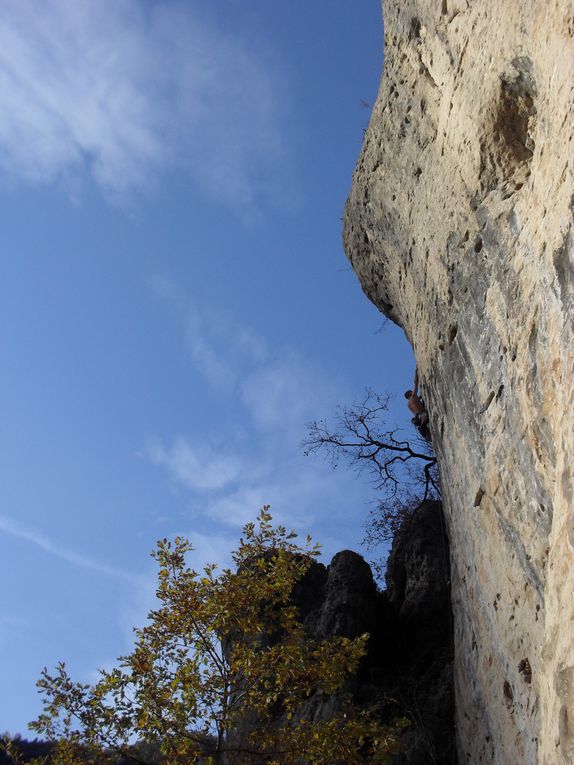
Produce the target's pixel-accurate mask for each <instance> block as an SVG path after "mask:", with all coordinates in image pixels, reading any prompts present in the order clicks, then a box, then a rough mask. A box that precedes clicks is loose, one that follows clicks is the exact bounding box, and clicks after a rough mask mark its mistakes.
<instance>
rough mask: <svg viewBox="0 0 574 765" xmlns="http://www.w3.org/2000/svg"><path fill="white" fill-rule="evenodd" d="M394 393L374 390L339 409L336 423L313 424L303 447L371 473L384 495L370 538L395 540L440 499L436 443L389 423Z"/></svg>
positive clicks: (373, 516) (334, 463)
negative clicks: (404, 525)
mask: <svg viewBox="0 0 574 765" xmlns="http://www.w3.org/2000/svg"><path fill="white" fill-rule="evenodd" d="M388 410H389V396H388V395H386V396H381V395H380V394H378V393H375V391H373V390H371V389H367V390H366V391H365V394H364V396H363V397H362V398H361V399H360V400H358V401H356V402H355V403H354V404H353V405H352V406H349V407H338V409H337V413H336V416H335V420H334V426H333V427H331V426H330V425H328V424H327V422H326V421H325V420H314V421H312V422H310V423H309V424H308V428H309V432H308V435H307V437H306V438H305V439H304V441H303V443H302V446H303V448H304V451H305V454H306V455H308V454H314V453H318V452H322V453H325V454H326V456H327V458H328V459H329V461H330V462H331V464H332V466H333V468H336V467H337V466H338V464H339V462H340V461H341V459H343V460H344V461H346V462H347V463H349V464H350V465H351V467H352V468H354V469H355V470H356V472H357V473H359V474H363V473H366V474H367V475H368V477H369V478H370V480H371V481H372V483H373V488H374V489H375V491H376V492H377V494H378V498H377V502H376V508H375V509H374V510H373V511H372V512H371V520H370V523H369V526H368V529H367V542H368V543H369V544H371V545H374V544H378V543H380V542H384V541H388V540H390V539H391V538H392V537H393V536H394V534H395V532H396V530H397V528H398V526H400V525H401V524H402V522H403V521H404V519H405V518H406V517H408V516H409V515H412V514H414V513H415V512H416V510H417V509H418V508H419V507H420V506H421V505H422V503H423V502H425V501H426V500H428V499H438V498H440V488H439V481H438V471H437V462H436V456H435V454H434V452H433V449H432V444H431V443H430V441H427V440H426V439H424V438H422V437H421V436H420V435H419V433H418V432H417V431H416V430H415V433H414V434H413V437H412V438H410V439H408V440H407V439H404V438H401V437H400V431H399V429H398V428H397V427H396V426H395V427H389V424H388V422H387V414H388Z"/></svg>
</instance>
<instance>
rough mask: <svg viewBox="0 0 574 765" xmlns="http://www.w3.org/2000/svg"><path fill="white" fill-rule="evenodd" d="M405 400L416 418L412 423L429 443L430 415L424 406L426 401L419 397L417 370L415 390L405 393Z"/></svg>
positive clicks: (416, 371) (416, 373)
mask: <svg viewBox="0 0 574 765" xmlns="http://www.w3.org/2000/svg"><path fill="white" fill-rule="evenodd" d="M405 398H406V399H407V406H408V408H409V410H410V411H411V412H412V413H413V415H414V417H413V418H412V420H411V422H412V423H413V425H414V426H415V428H416V429H417V430H418V431H419V433H420V434H421V436H422V437H423V438H425V439H426V440H427V441H430V440H431V435H430V429H429V415H428V412H427V410H426V407H425V405H424V401H423V400H422V398H421V397H420V396H419V370H418V369H415V380H414V384H413V390H407V391H405Z"/></svg>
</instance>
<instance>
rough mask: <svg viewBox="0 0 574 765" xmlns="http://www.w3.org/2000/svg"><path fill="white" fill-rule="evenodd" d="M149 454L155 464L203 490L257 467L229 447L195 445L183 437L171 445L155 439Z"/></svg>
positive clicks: (226, 483)
mask: <svg viewBox="0 0 574 765" xmlns="http://www.w3.org/2000/svg"><path fill="white" fill-rule="evenodd" d="M147 455H148V457H149V459H150V460H151V461H152V462H153V463H154V464H155V465H162V466H163V467H165V468H167V470H168V471H169V473H170V475H171V476H172V478H174V479H175V480H176V481H179V482H180V483H182V484H184V485H185V486H187V487H188V488H189V489H197V490H200V491H209V490H211V489H225V488H228V487H229V486H230V485H232V484H236V483H237V482H238V480H239V479H240V478H242V477H243V476H244V475H245V473H246V472H250V471H254V470H255V465H252V464H250V462H249V460H247V459H245V458H244V457H242V456H241V455H239V454H237V453H235V452H233V451H230V450H229V448H228V447H223V446H215V445H206V444H195V443H193V441H192V440H191V438H184V437H183V436H179V437H177V438H176V439H175V440H174V441H173V443H172V444H171V446H168V447H166V446H164V445H163V444H162V443H161V442H160V441H153V442H152V443H151V444H150V445H149V446H148V449H147Z"/></svg>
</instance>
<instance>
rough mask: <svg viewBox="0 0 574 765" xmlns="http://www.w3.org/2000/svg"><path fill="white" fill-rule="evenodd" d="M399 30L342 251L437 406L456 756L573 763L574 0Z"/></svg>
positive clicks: (426, 5) (433, 2) (418, 13)
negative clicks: (402, 338)
mask: <svg viewBox="0 0 574 765" xmlns="http://www.w3.org/2000/svg"><path fill="white" fill-rule="evenodd" d="M384 20H385V64H384V72H383V77H382V82H381V88H380V92H379V96H378V100H377V102H376V104H375V107H374V109H373V114H372V117H371V121H370V125H369V128H368V130H367V133H366V136H365V141H364V145H363V150H362V153H361V156H360V158H359V161H358V164H357V168H356V171H355V175H354V179H353V186H352V190H351V194H350V197H349V199H348V202H347V206H346V211H345V219H344V241H345V246H346V250H347V254H348V257H349V259H350V261H351V263H352V265H353V268H354V269H355V271H356V273H357V275H358V277H359V279H360V281H361V284H362V287H363V289H364V291H365V293H366V294H367V296H368V297H369V298H370V299H371V300H372V301H373V302H374V303H375V305H377V306H378V307H379V308H380V309H381V311H383V312H384V313H385V314H386V315H387V316H389V317H390V318H391V319H392V320H394V321H395V322H396V323H397V324H399V325H400V326H401V327H403V329H404V330H405V333H406V335H407V337H408V339H409V341H410V342H411V344H412V346H413V349H414V352H415V356H416V361H417V364H418V368H419V372H420V376H421V379H422V388H423V395H424V399H425V401H426V402H427V406H428V409H429V413H430V422H431V427H432V432H433V443H434V446H435V448H436V451H437V455H438V459H439V465H440V469H441V477H442V488H443V496H444V504H445V513H446V518H447V525H448V533H449V538H450V543H451V548H450V549H451V575H452V598H453V612H454V631H455V666H454V676H455V693H456V716H457V731H458V733H457V735H458V749H459V758H460V761H461V762H469V763H501V764H506V763H507V764H508V765H518V764H519V763H520V764H525V765H530V764H531V763H541V764H543V765H556V764H557V763H574V626H573V625H574V600H573V598H574V595H573V593H574V517H573V511H572V499H573V498H572V494H573V476H572V445H573V442H574V417H573V414H574V394H573V385H572V381H573V371H574V368H573V367H574V364H573V359H574V331H573V317H574V263H573V248H572V222H573V219H572V215H573V200H574V182H573V170H572V158H573V156H574V142H573V140H572V128H573V125H574V106H573V104H574V6H573V5H572V3H571V2H570V1H567V0H554V1H553V2H548V3H546V2H545V3H542V2H536V1H535V0H505V2H500V0H480V2H479V1H478V0H474V1H471V0H442V2H439V1H438V0H401V1H400V2H399V0H387V1H386V2H385V3H384Z"/></svg>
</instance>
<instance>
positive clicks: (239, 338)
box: [146, 278, 360, 532]
mask: <svg viewBox="0 0 574 765" xmlns="http://www.w3.org/2000/svg"><path fill="white" fill-rule="evenodd" d="M170 284H171V283H170V282H169V280H167V281H166V279H165V278H163V279H162V280H161V281H160V283H159V284H158V285H155V284H154V289H156V291H157V289H159V292H160V294H161V295H162V296H163V297H164V298H167V300H168V302H169V304H170V305H172V306H173V307H176V309H177V312H178V314H179V316H180V320H181V321H182V323H183V326H184V329H185V332H186V341H187V344H188V347H189V349H190V355H191V359H192V361H193V363H194V365H195V367H196V369H197V370H198V372H199V373H200V374H201V375H202V376H203V377H204V379H205V382H206V383H207V385H208V386H209V388H210V397H217V396H220V397H221V399H222V403H223V404H225V405H222V406H221V407H220V408H219V409H220V410H221V412H225V413H224V414H223V415H222V416H223V417H224V418H225V420H222V419H221V418H220V413H219V411H218V407H217V405H215V406H214V412H213V417H212V419H211V420H210V426H209V431H207V432H201V433H198V432H196V433H193V434H187V435H185V436H178V437H174V438H173V439H172V440H170V441H167V444H166V442H164V443H162V442H160V441H158V440H156V441H155V442H154V443H152V444H151V446H149V447H148V449H147V452H146V453H147V457H148V459H150V461H151V462H152V463H154V464H156V465H159V466H161V467H163V468H165V469H166V470H167V473H168V475H169V477H170V479H171V480H172V481H175V482H176V483H179V484H180V485H182V486H184V487H185V488H186V489H187V490H188V491H189V505H188V512H189V515H190V517H193V518H194V520H195V521H196V522H197V523H198V524H200V528H203V527H202V526H201V523H203V522H205V521H206V520H208V522H210V523H211V524H212V525H213V524H215V525H216V528H229V529H235V532H237V530H238V529H240V528H241V527H242V526H243V525H244V524H245V523H247V522H248V521H252V520H253V519H254V518H255V517H256V516H257V514H258V512H259V510H260V508H261V507H262V506H263V505H264V504H270V505H271V512H272V514H273V518H274V520H275V521H276V522H277V523H283V524H284V525H286V526H293V527H295V528H296V529H300V530H307V529H309V528H311V527H312V526H314V525H315V524H319V525H320V523H321V518H323V520H324V519H325V514H326V513H327V514H328V517H329V519H330V521H333V519H335V518H336V519H337V522H338V523H342V524H344V523H345V522H346V521H347V518H348V515H349V510H350V507H349V506H350V505H352V506H357V505H359V504H360V500H359V499H358V491H357V486H356V485H355V483H354V481H353V479H352V478H351V477H350V476H349V475H348V474H344V473H343V472H341V473H336V474H334V473H333V471H332V470H331V469H329V468H328V466H326V465H325V464H323V463H322V462H321V461H316V460H307V459H306V458H305V457H304V456H303V453H302V450H301V448H300V446H299V444H300V441H301V439H302V438H303V437H304V436H305V426H306V422H307V421H308V420H309V419H312V418H318V417H321V416H325V415H327V414H328V413H329V412H331V411H332V410H333V409H334V407H335V405H336V404H337V403H338V402H339V401H341V400H344V398H345V395H344V394H343V393H342V391H341V389H340V387H339V386H338V385H337V382H336V381H335V380H333V379H332V378H331V377H328V376H327V375H326V374H325V373H324V372H323V370H321V369H320V368H319V367H318V366H317V364H316V363H314V362H313V361H310V360H309V359H307V358H305V357H303V356H302V355H301V354H300V353H298V352H296V351H294V350H293V349H290V348H281V347H277V346H276V347H274V348H273V355H271V351H270V344H269V343H266V342H265V340H264V339H263V338H262V337H261V336H259V335H258V334H257V332H255V331H253V330H252V329H250V328H249V327H245V326H242V325H241V324H240V323H238V322H237V321H236V320H235V318H234V317H233V316H230V315H228V314H226V312H225V311H219V310H216V309H215V308H214V307H207V306H205V305H203V304H201V303H199V302H198V301H192V303H191V306H188V307H185V300H182V295H181V294H180V293H179V292H177V293H174V290H173V289H172V287H171V286H170ZM196 395H197V393H196ZM230 401H232V402H233V408H232V412H233V415H232V419H231V420H230V419H229V417H230V407H228V406H227V404H228V403H229V402H230ZM222 432H223V433H224V434H225V435H224V437H223V436H222V435H221V434H222Z"/></svg>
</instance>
